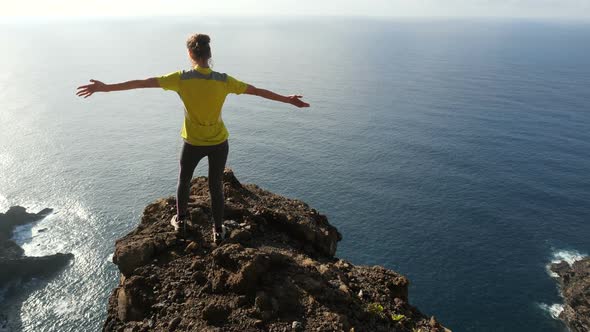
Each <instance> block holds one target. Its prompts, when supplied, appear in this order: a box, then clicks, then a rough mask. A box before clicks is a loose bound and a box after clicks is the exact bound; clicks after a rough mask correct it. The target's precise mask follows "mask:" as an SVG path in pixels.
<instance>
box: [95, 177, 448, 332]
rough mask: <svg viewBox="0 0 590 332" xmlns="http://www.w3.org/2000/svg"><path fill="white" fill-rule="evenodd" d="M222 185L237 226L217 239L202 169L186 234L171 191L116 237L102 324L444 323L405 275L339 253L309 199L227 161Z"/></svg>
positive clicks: (427, 326) (344, 327)
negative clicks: (263, 185)
mask: <svg viewBox="0 0 590 332" xmlns="http://www.w3.org/2000/svg"><path fill="white" fill-rule="evenodd" d="M224 193H225V197H226V218H227V219H228V220H231V221H226V223H227V225H228V226H229V227H230V228H231V234H230V236H229V237H228V239H227V240H225V241H224V242H222V243H221V244H220V245H219V246H215V245H212V244H211V237H212V234H211V229H212V225H211V224H210V220H211V214H210V210H209V193H208V189H207V179H206V178H204V177H199V178H196V179H194V180H193V182H192V188H191V198H190V203H189V206H190V213H191V217H192V225H190V227H189V236H188V239H181V238H179V237H178V236H177V235H176V233H175V232H174V231H173V228H172V226H170V225H169V220H170V219H171V218H172V216H173V215H174V214H175V200H174V198H168V199H161V200H158V201H156V202H155V203H153V204H150V205H148V206H147V207H146V208H145V211H144V214H143V217H142V219H141V223H140V224H139V225H138V227H137V228H136V229H135V230H134V231H132V232H131V233H129V234H128V235H126V236H125V237H123V238H122V239H120V240H118V241H117V242H116V245H115V255H114V257H113V262H114V263H115V264H117V266H118V267H119V270H120V271H121V273H122V277H121V282H120V283H119V286H118V287H117V288H116V289H115V290H114V291H113V293H112V295H111V297H110V299H109V305H108V316H107V319H106V321H105V323H104V326H103V330H104V331H123V330H133V331H169V330H175V331H236V332H237V331H240V332H242V331H347V332H348V331H351V330H352V329H354V331H356V332H362V331H422V332H427V331H445V330H446V329H445V328H444V327H442V326H441V325H440V324H439V323H438V322H437V321H436V319H435V318H434V317H427V316H425V315H423V314H422V313H420V311H419V310H418V309H416V308H415V307H413V306H411V305H410V304H409V302H408V284H409V282H408V280H407V278H406V277H404V276H402V275H400V274H398V273H396V272H394V271H390V270H387V269H385V268H383V267H380V266H371V267H369V266H355V265H353V264H351V263H349V262H346V261H344V260H341V259H337V258H335V257H334V254H335V253H336V247H337V242H338V241H340V240H341V239H342V236H341V235H340V233H339V232H338V230H337V229H336V228H335V227H333V226H332V225H330V224H329V223H328V220H327V218H326V217H325V216H324V215H322V214H320V213H318V212H317V211H316V210H314V209H312V208H310V207H309V206H308V205H307V204H306V203H304V202H302V201H299V200H294V199H288V198H285V197H282V196H279V195H275V194H273V193H271V192H268V191H266V190H263V189H260V188H259V187H257V186H256V185H252V184H241V183H240V182H239V181H238V180H237V179H236V177H235V176H234V174H233V173H232V172H231V170H226V171H225V173H224ZM359 293H361V294H363V295H362V296H360V297H359V296H356V294H359ZM400 317H403V318H400ZM394 318H395V319H394Z"/></svg>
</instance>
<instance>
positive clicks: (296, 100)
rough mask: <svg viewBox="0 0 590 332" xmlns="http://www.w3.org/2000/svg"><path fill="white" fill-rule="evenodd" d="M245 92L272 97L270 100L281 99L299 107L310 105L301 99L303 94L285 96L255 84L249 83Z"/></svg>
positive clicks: (267, 97)
mask: <svg viewBox="0 0 590 332" xmlns="http://www.w3.org/2000/svg"><path fill="white" fill-rule="evenodd" d="M244 93H246V94H249V95H255V96H260V97H262V98H266V99H270V100H276V101H281V102H283V103H287V104H292V105H295V106H297V107H309V104H308V103H306V102H304V101H303V100H301V98H302V97H303V96H300V95H290V96H283V95H279V94H277V93H274V92H272V91H269V90H265V89H259V88H257V87H255V86H252V85H249V84H248V87H247V88H246V91H245V92H244Z"/></svg>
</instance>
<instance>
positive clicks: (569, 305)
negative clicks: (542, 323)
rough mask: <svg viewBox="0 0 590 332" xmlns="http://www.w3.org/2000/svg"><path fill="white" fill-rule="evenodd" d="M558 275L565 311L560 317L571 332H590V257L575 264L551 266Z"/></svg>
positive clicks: (561, 263) (565, 263) (564, 263)
mask: <svg viewBox="0 0 590 332" xmlns="http://www.w3.org/2000/svg"><path fill="white" fill-rule="evenodd" d="M551 270H552V271H553V272H555V273H556V274H557V275H558V279H559V283H560V286H561V294H562V296H563V298H564V306H563V311H562V312H561V314H560V315H559V318H561V319H562V320H563V321H564V322H565V324H566V325H567V326H568V328H569V329H570V331H573V332H588V331H590V257H586V258H584V259H582V260H579V261H576V262H574V263H573V264H572V265H569V264H568V263H567V262H559V263H555V264H552V265H551Z"/></svg>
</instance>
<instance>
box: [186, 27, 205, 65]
mask: <svg viewBox="0 0 590 332" xmlns="http://www.w3.org/2000/svg"><path fill="white" fill-rule="evenodd" d="M209 42H211V38H209V36H208V35H205V34H202V33H197V34H194V35H192V36H190V37H188V39H187V40H186V48H188V49H189V50H190V51H191V54H192V57H194V58H193V60H197V59H203V60H209V59H210V58H211V46H209Z"/></svg>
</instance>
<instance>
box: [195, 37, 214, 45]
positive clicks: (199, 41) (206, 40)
mask: <svg viewBox="0 0 590 332" xmlns="http://www.w3.org/2000/svg"><path fill="white" fill-rule="evenodd" d="M196 41H197V44H198V45H199V46H201V45H202V46H205V45H208V44H209V43H210V42H211V38H209V36H207V35H205V34H198V35H197V38H196Z"/></svg>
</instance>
